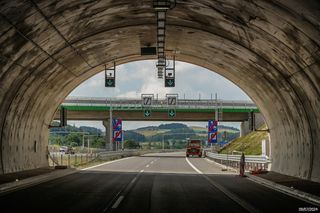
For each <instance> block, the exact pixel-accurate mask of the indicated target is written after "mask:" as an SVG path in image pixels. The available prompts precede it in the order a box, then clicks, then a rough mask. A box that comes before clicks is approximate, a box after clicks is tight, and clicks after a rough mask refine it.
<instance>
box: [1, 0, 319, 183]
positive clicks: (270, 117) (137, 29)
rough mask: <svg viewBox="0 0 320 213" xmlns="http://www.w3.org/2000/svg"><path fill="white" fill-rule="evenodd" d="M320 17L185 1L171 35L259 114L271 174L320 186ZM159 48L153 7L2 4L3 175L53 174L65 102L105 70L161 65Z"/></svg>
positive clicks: (290, 0)
mask: <svg viewBox="0 0 320 213" xmlns="http://www.w3.org/2000/svg"><path fill="white" fill-rule="evenodd" d="M319 14H320V4H319V2H318V1H316V0H313V1H312V0H306V1H295V0H285V1H284V0H275V1H267V0H265V1H263V0H257V1H245V0H233V1H221V0H215V1H207V0H197V1H191V0H184V1H182V0H181V1H180V0H177V6H176V7H175V8H174V9H173V10H170V11H168V13H167V27H166V50H168V55H170V54H172V52H175V54H176V59H177V60H180V61H186V62H189V63H193V64H197V65H199V66H203V67H206V68H208V69H210V70H213V71H215V72H217V73H219V74H221V75H223V76H225V77H226V78H228V79H230V80H231V81H233V82H234V83H235V84H237V85H238V86H239V87H241V88H242V89H243V90H244V91H245V92H246V93H247V94H248V95H249V96H250V97H251V98H252V100H253V101H254V102H255V103H256V104H257V106H259V108H260V110H261V112H262V113H263V115H264V117H265V118H266V122H267V124H268V126H269V128H270V138H271V143H272V146H271V149H272V160H273V164H272V170H274V171H276V172H280V173H283V174H287V175H293V176H297V177H301V178H304V179H311V180H314V181H318V182H320V154H319V153H320V141H319V140H320V128H319V127H320V107H319V106H320V104H319V103H320V60H319V56H320V48H319V45H320V39H319V38H320V27H319V23H320V17H319ZM155 42H156V18H155V11H154V10H153V8H152V1H150V0H116V1H115V0H114V1H113V0H97V1H87V0H86V1H69V0H62V1H55V0H51V1H49V0H47V1H46V0H44V1H37V0H28V1H19V0H12V1H5V0H3V1H0V67H1V71H0V116H1V117H0V146H1V151H0V173H9V172H15V171H20V170H26V169H33V168H38V167H42V166H47V165H48V162H47V157H46V155H47V146H48V132H49V131H48V125H49V124H50V122H51V120H52V118H53V116H54V113H55V111H56V110H57V107H58V105H59V104H60V103H61V102H63V100H64V98H65V97H66V96H67V95H68V94H69V93H70V92H71V91H72V90H73V89H74V88H75V87H76V86H77V85H79V84H80V83H81V82H83V81H84V80H86V79H88V78H89V77H91V76H92V75H94V74H96V73H97V72H99V71H101V70H103V68H104V64H109V65H111V63H112V62H113V61H114V60H116V62H117V64H121V63H126V62H130V61H135V60H143V59H150V58H155V57H150V56H149V57H145V56H144V57H142V56H140V47H141V46H147V45H149V44H150V45H152V46H155ZM155 72H156V70H150V74H152V75H154V76H155V77H156V74H155ZM196 74H197V73H196V72H195V76H194V79H195V80H197V76H196Z"/></svg>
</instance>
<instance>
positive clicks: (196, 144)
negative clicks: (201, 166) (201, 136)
mask: <svg viewBox="0 0 320 213" xmlns="http://www.w3.org/2000/svg"><path fill="white" fill-rule="evenodd" d="M190 155H192V156H195V155H197V156H199V157H200V158H201V157H202V146H201V141H200V140H189V141H188V143H187V151H186V156H187V157H189V156H190Z"/></svg>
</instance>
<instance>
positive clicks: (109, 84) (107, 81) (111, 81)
mask: <svg viewBox="0 0 320 213" xmlns="http://www.w3.org/2000/svg"><path fill="white" fill-rule="evenodd" d="M106 87H115V83H114V79H107V80H106Z"/></svg>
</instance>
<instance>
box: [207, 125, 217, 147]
mask: <svg viewBox="0 0 320 213" xmlns="http://www.w3.org/2000/svg"><path fill="white" fill-rule="evenodd" d="M217 142H218V120H214V121H213V120H209V121H208V143H217Z"/></svg>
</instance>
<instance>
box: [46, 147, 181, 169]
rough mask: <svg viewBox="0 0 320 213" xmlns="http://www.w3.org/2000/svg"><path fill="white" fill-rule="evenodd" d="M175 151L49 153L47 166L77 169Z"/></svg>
mask: <svg viewBox="0 0 320 213" xmlns="http://www.w3.org/2000/svg"><path fill="white" fill-rule="evenodd" d="M174 151H177V150H176V149H166V150H139V149H133V150H123V151H103V152H98V153H76V154H64V153H60V152H51V153H49V165H51V166H68V167H77V166H82V165H85V164H87V163H91V162H93V161H95V160H111V159H115V158H124V157H130V156H139V155H143V154H147V153H160V152H174Z"/></svg>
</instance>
